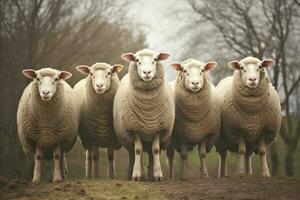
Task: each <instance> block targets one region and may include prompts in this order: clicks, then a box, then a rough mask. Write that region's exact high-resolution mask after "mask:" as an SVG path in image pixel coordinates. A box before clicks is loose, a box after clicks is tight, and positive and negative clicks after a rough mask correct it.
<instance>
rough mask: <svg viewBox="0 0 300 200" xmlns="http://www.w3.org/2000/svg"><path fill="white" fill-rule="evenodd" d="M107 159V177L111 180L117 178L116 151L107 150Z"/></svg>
mask: <svg viewBox="0 0 300 200" xmlns="http://www.w3.org/2000/svg"><path fill="white" fill-rule="evenodd" d="M107 159H108V171H107V177H108V178H110V179H114V178H115V155H114V150H113V149H111V148H107Z"/></svg>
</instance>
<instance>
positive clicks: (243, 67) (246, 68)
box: [228, 57, 274, 89]
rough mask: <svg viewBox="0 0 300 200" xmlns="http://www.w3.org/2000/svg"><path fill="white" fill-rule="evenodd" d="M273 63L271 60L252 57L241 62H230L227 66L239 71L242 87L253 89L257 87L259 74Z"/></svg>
mask: <svg viewBox="0 0 300 200" xmlns="http://www.w3.org/2000/svg"><path fill="white" fill-rule="evenodd" d="M273 63H274V61H273V60H271V59H264V60H262V61H261V60H259V59H258V58H254V57H246V58H244V59H242V60H241V61H236V60H235V61H231V62H229V63H228V66H229V67H230V68H231V69H233V70H239V71H240V74H241V76H242V82H243V84H244V86H246V87H248V88H250V89H254V88H256V87H257V86H258V84H259V82H260V78H261V72H264V71H265V70H266V68H267V67H270V66H271V65H272V64H273Z"/></svg>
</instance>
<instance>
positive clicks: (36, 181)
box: [32, 178, 41, 184]
mask: <svg viewBox="0 0 300 200" xmlns="http://www.w3.org/2000/svg"><path fill="white" fill-rule="evenodd" d="M40 182H41V180H40V179H37V178H34V179H32V183H33V184H39V183H40Z"/></svg>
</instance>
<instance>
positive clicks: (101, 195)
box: [0, 177, 300, 200]
mask: <svg viewBox="0 0 300 200" xmlns="http://www.w3.org/2000/svg"><path fill="white" fill-rule="evenodd" d="M0 199H30V200H31V199H69V200H71V199H86V200H88V199H89V200H93V199H123V200H126V199H171V200H177V199H183V200H185V199H272V200H273V199H289V200H293V199H300V180H299V179H298V180H297V179H292V178H261V177H244V178H243V177H230V178H203V179H202V178H200V179H189V180H185V181H177V180H176V181H162V182H151V181H144V182H132V181H122V180H69V181H65V182H62V183H55V184H54V183H50V182H41V183H40V184H36V185H35V184H32V183H30V182H28V181H24V180H18V179H15V180H12V181H10V182H9V183H8V184H6V186H3V187H2V188H1V189H0Z"/></svg>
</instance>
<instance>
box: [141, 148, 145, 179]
mask: <svg viewBox="0 0 300 200" xmlns="http://www.w3.org/2000/svg"><path fill="white" fill-rule="evenodd" d="M141 180H145V171H144V165H143V153H142V154H141Z"/></svg>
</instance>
